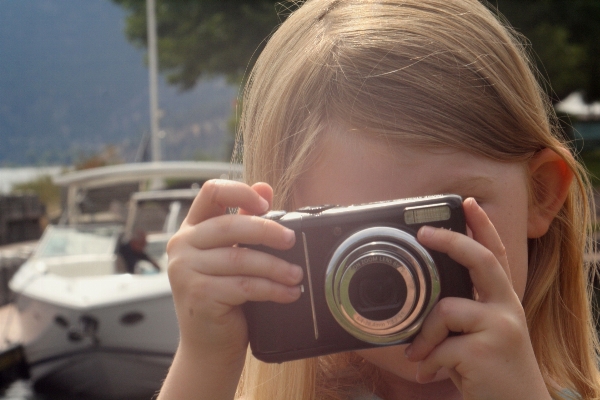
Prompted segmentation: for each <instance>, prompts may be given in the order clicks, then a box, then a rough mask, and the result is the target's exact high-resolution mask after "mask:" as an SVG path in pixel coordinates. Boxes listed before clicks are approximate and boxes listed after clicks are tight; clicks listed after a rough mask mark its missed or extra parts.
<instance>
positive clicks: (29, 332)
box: [10, 162, 239, 399]
mask: <svg viewBox="0 0 600 400" xmlns="http://www.w3.org/2000/svg"><path fill="white" fill-rule="evenodd" d="M230 173H236V174H237V173H239V167H237V166H235V167H233V166H231V165H230V164H227V163H185V162H184V163H143V164H128V165H121V166H111V167H103V168H96V169H93V170H85V171H78V172H73V173H69V174H66V175H63V176H61V177H59V178H57V179H55V181H56V182H57V183H59V184H61V185H63V186H65V187H66V188H67V192H68V196H67V202H66V203H67V208H66V212H65V214H64V218H63V220H62V222H61V224H59V225H56V226H50V227H48V228H47V229H46V231H45V232H44V234H43V236H42V238H41V240H40V242H39V244H38V247H37V249H36V250H35V252H34V254H33V255H32V257H31V258H30V259H29V260H28V261H27V262H26V263H25V264H23V266H22V267H21V268H20V269H19V271H18V272H17V273H16V274H15V276H14V277H13V279H12V280H11V281H10V288H11V290H12V291H14V292H15V294H16V300H15V305H16V309H17V310H18V314H19V319H18V320H19V321H20V323H21V332H22V338H21V339H22V344H23V348H24V352H25V357H26V360H27V363H28V365H29V371H30V375H31V380H32V382H34V384H35V386H36V388H40V389H42V390H46V389H52V390H58V391H60V392H64V393H67V394H71V395H76V396H80V397H86V398H87V397H95V398H106V399H135V398H145V399H148V398H150V397H151V396H152V395H153V394H154V393H155V392H156V391H157V390H158V389H159V387H160V384H161V382H162V380H163V379H164V377H165V375H166V372H167V369H168V366H169V365H170V363H171V361H172V357H173V354H174V352H175V349H176V347H177V344H178V340H179V332H178V328H177V320H176V316H175V311H174V307H173V301H172V296H171V289H170V286H169V282H168V278H167V274H166V263H167V261H166V254H165V247H166V243H167V241H168V239H169V237H170V236H171V235H172V234H173V233H174V232H175V230H176V229H177V227H178V226H179V225H180V223H181V221H182V219H183V218H184V217H185V214H186V213H187V210H188V209H189V206H190V204H191V201H192V199H193V198H194V196H195V194H196V193H197V191H198V188H197V187H198V186H199V185H200V184H201V183H202V182H203V181H205V180H207V179H211V178H219V177H221V178H223V177H226V176H228V175H229V174H230ZM166 178H179V179H188V180H189V179H195V180H197V182H198V185H196V188H191V189H179V190H152V191H141V192H138V193H134V194H133V195H132V196H131V200H130V204H129V212H128V215H127V218H126V220H125V221H124V220H122V213H123V211H124V210H123V207H114V205H111V207H109V210H108V211H106V210H98V209H95V212H94V214H89V213H86V212H85V211H86V207H87V208H88V211H89V209H90V206H89V204H88V205H87V206H85V204H84V203H85V199H86V193H92V192H94V191H96V192H97V193H98V190H100V192H102V190H103V188H107V187H109V186H111V185H115V184H119V185H123V184H127V183H132V182H133V183H135V184H136V185H139V184H141V185H142V186H149V185H150V186H151V185H155V184H156V182H157V179H166ZM109 197H110V196H109ZM121 197H122V196H121ZM91 208H92V209H93V208H94V207H91ZM110 208H112V210H110ZM138 230H143V231H144V232H146V233H147V241H148V244H147V247H146V253H147V254H149V255H150V257H151V258H152V259H153V260H155V261H156V263H157V264H158V266H159V267H160V271H159V272H157V271H156V270H155V269H154V268H153V267H152V265H149V263H148V262H144V261H141V262H140V263H138V264H137V265H136V273H123V270H122V268H121V266H120V264H119V262H118V256H117V249H118V247H119V242H120V240H121V238H122V237H123V236H125V237H127V236H129V235H131V234H132V233H133V232H136V231H138ZM144 263H146V264H144Z"/></svg>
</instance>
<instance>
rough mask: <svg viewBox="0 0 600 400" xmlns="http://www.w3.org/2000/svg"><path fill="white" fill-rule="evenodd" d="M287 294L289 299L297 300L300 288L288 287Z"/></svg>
mask: <svg viewBox="0 0 600 400" xmlns="http://www.w3.org/2000/svg"><path fill="white" fill-rule="evenodd" d="M287 290H288V294H289V295H290V297H292V298H295V299H297V298H298V297H300V294H301V292H300V286H294V287H288V289H287Z"/></svg>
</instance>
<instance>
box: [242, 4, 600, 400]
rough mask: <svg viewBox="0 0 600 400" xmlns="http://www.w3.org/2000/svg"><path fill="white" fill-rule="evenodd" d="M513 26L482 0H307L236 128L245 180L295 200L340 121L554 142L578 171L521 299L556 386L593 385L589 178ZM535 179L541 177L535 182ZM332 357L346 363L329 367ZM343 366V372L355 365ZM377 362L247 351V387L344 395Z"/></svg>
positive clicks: (589, 391)
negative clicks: (275, 360) (275, 359)
mask: <svg viewBox="0 0 600 400" xmlns="http://www.w3.org/2000/svg"><path fill="white" fill-rule="evenodd" d="M544 99H545V96H544V95H543V94H542V91H541V89H540V87H539V85H538V83H537V81H536V79H535V76H534V75H533V73H532V67H531V63H530V62H529V61H528V57H527V54H526V51H525V49H524V46H523V45H522V44H521V42H520V39H519V38H518V36H517V35H516V34H515V33H514V32H513V31H512V30H511V29H510V28H507V27H506V25H505V24H503V23H502V22H500V21H499V20H498V18H496V17H495V16H494V15H493V13H492V12H490V10H489V9H488V8H486V7H485V6H484V5H482V4H481V3H480V2H478V1H477V0H386V1H379V0H308V1H306V2H305V3H304V4H303V5H302V6H301V7H300V8H299V9H298V10H296V11H295V12H293V13H292V14H291V15H290V17H289V18H288V19H287V20H286V21H285V23H283V24H282V26H281V27H280V28H279V29H278V31H277V32H276V33H275V34H274V35H273V37H272V38H271V39H270V41H269V43H268V44H267V46H266V48H265V50H264V51H263V53H262V54H261V56H260V57H259V59H258V60H257V63H256V65H255V67H254V69H253V71H252V73H251V75H250V77H249V81H248V84H247V88H246V92H245V97H244V110H243V112H242V118H241V124H240V132H241V134H242V137H241V140H242V141H243V162H244V165H245V169H244V173H245V180H246V181H247V182H248V183H254V182H257V181H264V182H267V183H269V184H270V185H272V186H273V188H274V192H275V204H274V206H275V207H276V208H290V207H292V206H293V205H292V204H291V199H292V193H293V186H294V182H295V181H296V179H297V178H298V177H299V176H301V175H302V174H303V172H304V171H305V170H306V169H307V168H308V166H309V165H310V162H311V160H313V159H314V157H316V155H317V154H318V151H317V150H318V149H317V143H318V141H319V138H320V137H322V136H323V134H324V132H326V131H327V130H328V129H330V128H331V127H333V126H339V125H340V124H341V125H343V126H346V127H348V128H350V129H353V130H356V131H358V132H361V133H362V134H363V135H370V137H373V138H376V139H377V140H385V141H388V142H391V143H398V144H402V143H410V144H414V145H424V146H443V147H448V146H451V147H454V148H459V149H462V150H466V151H470V152H473V153H477V154H481V155H484V156H486V157H491V158H493V159H496V160H503V161H511V162H526V161H527V160H529V159H530V158H531V157H532V156H533V155H534V154H535V153H536V152H538V151H539V150H541V149H544V148H550V149H553V150H554V151H556V153H558V154H560V155H562V156H563V157H564V161H565V162H566V164H567V166H568V167H569V168H570V169H571V170H572V171H573V172H574V174H575V177H576V179H575V180H574V182H573V184H572V185H571V188H570V191H569V194H568V197H567V200H566V201H565V203H564V205H563V207H562V209H561V210H560V212H559V214H558V216H557V217H556V219H555V220H554V221H553V222H552V224H551V227H550V230H549V231H548V233H547V234H546V235H544V236H543V237H541V238H539V239H535V240H531V241H530V243H529V275H528V282H527V288H526V292H525V295H524V299H523V306H524V308H525V312H526V315H527V320H528V325H529V331H530V335H531V341H532V344H533V348H534V351H535V354H536V357H537V360H538V363H539V366H540V368H541V371H542V373H543V374H544V376H545V379H546V383H547V386H548V388H549V390H550V391H551V393H552V394H553V395H554V394H556V383H558V385H559V386H561V387H568V388H572V389H574V390H576V391H577V392H578V393H579V394H580V395H581V396H582V397H583V398H585V399H588V398H598V397H600V383H599V382H600V381H599V380H598V377H599V375H598V369H597V366H596V362H597V359H596V356H597V348H598V346H597V340H596V336H595V333H594V323H593V319H592V316H591V311H590V295H591V292H590V285H589V279H590V276H589V275H590V273H591V272H590V270H589V269H590V266H589V265H586V264H585V263H584V260H583V254H584V249H585V246H586V240H587V232H586V231H585V229H582V227H588V228H589V227H590V226H591V222H590V221H591V215H590V203H589V200H588V199H589V190H590V189H589V182H588V180H587V177H586V174H585V172H584V170H583V169H582V167H581V166H580V165H579V164H578V163H577V162H576V161H575V159H574V158H573V157H572V156H570V153H569V151H568V150H567V149H568V146H567V145H566V144H565V141H564V139H563V138H562V136H561V133H560V130H559V129H558V128H557V126H558V125H557V124H556V121H555V116H554V113H553V110H552V107H551V106H550V104H549V103H548V102H547V101H546V100H544ZM531 188H532V196H530V197H531V201H535V200H536V196H535V195H533V193H536V190H537V192H538V193H539V191H540V190H541V189H540V188H539V187H536V182H531ZM336 367H339V368H338V370H343V371H345V372H344V373H342V374H341V375H340V374H336V373H335V371H336ZM349 371H350V372H349ZM376 375H377V371H376V369H374V368H369V367H368V366H366V365H365V362H364V361H362V360H360V359H359V358H358V357H356V356H352V355H348V354H342V355H334V356H326V357H320V358H318V359H309V360H301V361H295V362H291V363H284V364H282V365H267V364H263V363H260V362H258V361H256V360H255V359H253V358H252V357H251V356H249V357H248V359H247V363H246V369H245V372H244V375H243V378H242V381H241V384H240V387H239V390H238V391H239V393H240V394H243V396H245V398H246V399H255V400H261V399H272V398H294V399H307V400H308V399H315V398H319V399H321V398H343V396H344V393H345V392H344V390H345V389H344V388H347V386H348V382H350V383H352V382H354V383H355V384H373V382H375V381H376V379H375V378H376Z"/></svg>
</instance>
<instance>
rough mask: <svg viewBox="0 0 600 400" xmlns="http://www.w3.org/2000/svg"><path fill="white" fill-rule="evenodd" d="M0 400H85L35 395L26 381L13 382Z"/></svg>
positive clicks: (42, 394)
mask: <svg viewBox="0 0 600 400" xmlns="http://www.w3.org/2000/svg"><path fill="white" fill-rule="evenodd" d="M0 400H85V399H83V398H82V397H77V398H75V397H72V396H66V395H64V394H60V393H35V391H34V390H33V388H32V387H31V384H30V382H29V381H27V380H19V381H16V382H14V383H13V384H12V385H10V386H9V387H8V388H6V389H5V390H4V391H3V392H2V393H1V394H0Z"/></svg>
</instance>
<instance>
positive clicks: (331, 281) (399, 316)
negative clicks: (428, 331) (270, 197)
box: [244, 195, 473, 362]
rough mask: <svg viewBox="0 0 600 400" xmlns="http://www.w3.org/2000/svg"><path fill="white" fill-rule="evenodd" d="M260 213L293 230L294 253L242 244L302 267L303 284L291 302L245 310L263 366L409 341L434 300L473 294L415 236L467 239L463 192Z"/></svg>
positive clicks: (465, 277)
mask: <svg viewBox="0 0 600 400" xmlns="http://www.w3.org/2000/svg"><path fill="white" fill-rule="evenodd" d="M263 217H264V218H267V219H271V220H274V221H277V222H278V223H280V224H282V225H284V226H286V227H288V228H290V229H292V230H294V231H295V233H296V243H295V245H294V247H293V248H291V249H289V250H285V251H279V250H274V249H271V248H268V247H265V246H246V247H249V248H253V249H257V250H260V251H263V252H266V253H270V254H273V255H275V256H277V257H279V258H282V259H284V260H287V261H289V262H291V263H293V264H297V265H300V266H301V267H302V268H303V270H304V278H303V281H302V283H301V285H302V289H303V290H302V294H301V296H300V298H299V299H298V300H297V301H295V302H293V303H291V304H278V303H274V302H248V303H246V304H245V305H244V313H245V316H246V319H247V322H248V331H249V339H250V347H251V349H252V352H253V354H254V356H255V357H256V358H258V359H260V360H262V361H266V362H283V361H289V360H295V359H300V358H307V357H314V356H319V355H324V354H329V353H336V352H341V351H348V350H358V349H364V348H369V347H375V346H386V345H395V344H401V343H407V342H410V341H411V340H412V338H413V337H414V336H415V335H416V334H417V333H418V332H419V330H420V328H421V325H422V323H423V320H424V319H425V317H426V316H427V314H428V313H429V311H430V310H431V309H432V307H433V306H434V305H435V303H436V302H437V301H439V300H440V299H441V298H444V297H463V298H473V285H472V283H471V280H470V277H469V273H468V271H467V269H466V268H465V267H463V266H462V265H460V264H458V263H457V262H455V261H453V260H452V259H450V258H449V257H448V256H447V255H446V254H443V253H440V252H436V251H431V250H428V249H426V248H425V247H423V246H422V245H421V244H419V242H418V241H417V240H416V234H417V231H418V230H419V228H420V227H421V226H423V225H430V226H434V227H440V228H445V229H449V230H453V231H456V232H460V233H463V234H464V233H465V232H466V224H465V218H464V214H463V211H462V199H461V197H460V196H457V195H438V196H428V197H420V198H411V199H403V200H393V201H384V202H377V203H369V204H361V205H353V206H347V207H340V206H332V205H322V206H315V207H304V208H301V209H298V210H296V211H293V212H285V211H271V212H269V213H268V214H266V215H264V216H263Z"/></svg>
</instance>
